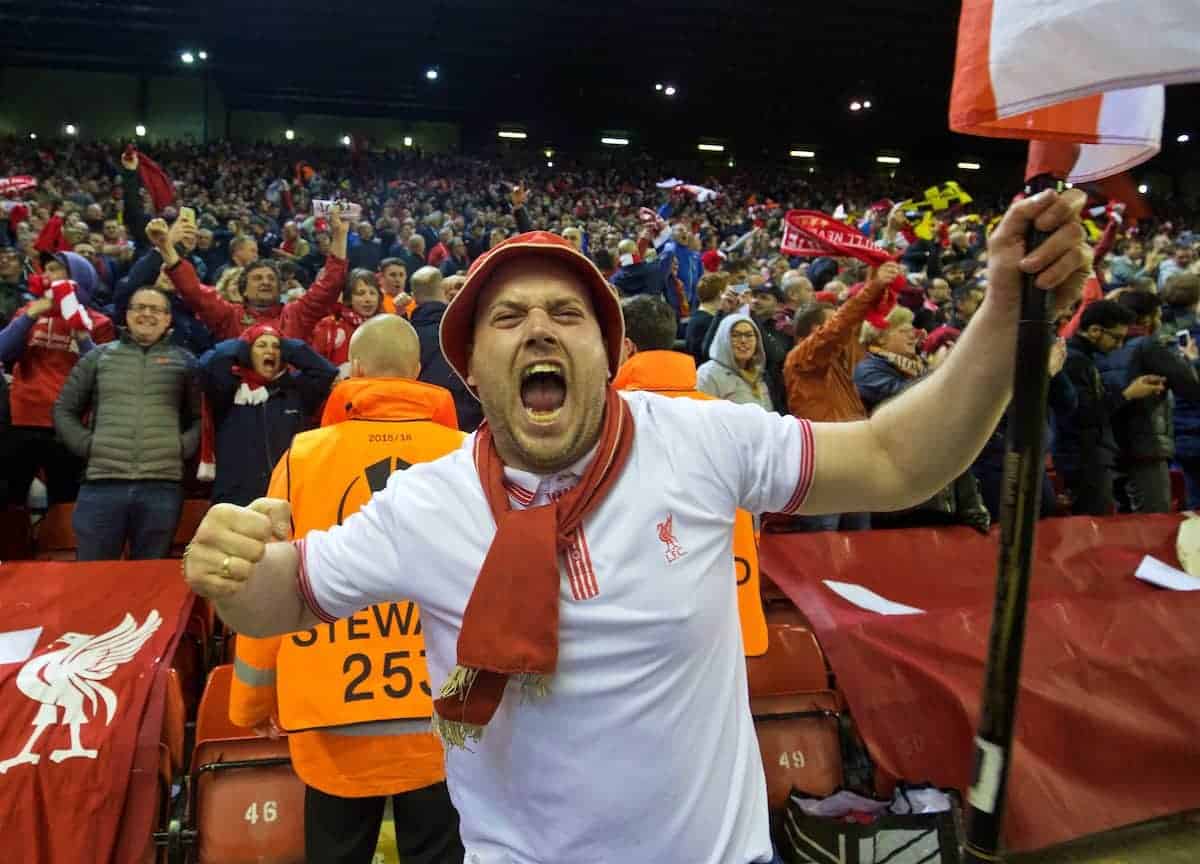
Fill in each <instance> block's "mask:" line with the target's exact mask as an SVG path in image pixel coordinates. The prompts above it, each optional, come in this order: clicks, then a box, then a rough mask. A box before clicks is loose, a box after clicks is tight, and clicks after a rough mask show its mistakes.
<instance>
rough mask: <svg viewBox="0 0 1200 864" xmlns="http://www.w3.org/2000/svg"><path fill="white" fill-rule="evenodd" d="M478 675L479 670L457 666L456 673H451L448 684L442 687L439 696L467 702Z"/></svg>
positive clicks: (447, 680)
mask: <svg viewBox="0 0 1200 864" xmlns="http://www.w3.org/2000/svg"><path fill="white" fill-rule="evenodd" d="M477 675H479V670H478V669H470V668H468V667H466V666H455V667H454V671H453V672H451V673H450V677H449V678H447V679H446V683H445V684H443V685H442V690H441V692H440V693H439V694H438V695H439V696H440V697H441V698H442V699H451V698H455V697H457V698H458V699H461V700H462V701H464V702H465V701H467V696H468V695H469V694H470V692H471V687H473V686H474V685H475V678H476V676H477Z"/></svg>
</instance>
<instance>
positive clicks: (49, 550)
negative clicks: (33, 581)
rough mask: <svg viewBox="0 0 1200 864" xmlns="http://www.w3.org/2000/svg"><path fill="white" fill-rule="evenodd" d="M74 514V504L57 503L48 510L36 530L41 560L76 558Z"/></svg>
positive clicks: (70, 559) (38, 555)
mask: <svg viewBox="0 0 1200 864" xmlns="http://www.w3.org/2000/svg"><path fill="white" fill-rule="evenodd" d="M74 515H75V505H74V504H55V505H54V506H53V507H51V508H50V509H49V510H47V511H46V515H45V517H43V519H42V521H41V522H39V523H38V525H37V531H36V535H37V542H36V549H37V559H38V560H39V561H74V560H75V547H76V542H75V529H73V528H72V527H71V517H72V516H74Z"/></svg>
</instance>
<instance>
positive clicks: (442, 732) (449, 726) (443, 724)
mask: <svg viewBox="0 0 1200 864" xmlns="http://www.w3.org/2000/svg"><path fill="white" fill-rule="evenodd" d="M430 725H431V728H432V729H433V734H434V735H436V736H437V737H438V738H440V739H441V741H442V746H443V747H445V748H446V749H447V750H454V749H456V748H457V749H459V750H466V751H467V752H471V748H470V747H468V746H467V742H468V741H475V742H478V741H479V740H480V739H481V738H483V727H482V726H476V725H475V724H474V723H459V722H458V721H456V720H447V719H446V718H445V717H440V716H438V714H437V712H436V711H435V712H434V714H433V720H432V722H431V724H430Z"/></svg>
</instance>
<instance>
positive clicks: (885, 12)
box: [0, 0, 1200, 156]
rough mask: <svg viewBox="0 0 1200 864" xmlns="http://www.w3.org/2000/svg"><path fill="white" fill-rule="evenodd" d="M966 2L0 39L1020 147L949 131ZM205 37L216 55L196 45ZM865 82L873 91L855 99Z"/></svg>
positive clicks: (266, 98)
mask: <svg viewBox="0 0 1200 864" xmlns="http://www.w3.org/2000/svg"><path fill="white" fill-rule="evenodd" d="M958 10H959V3H958V2H957V0H922V2H921V3H919V4H911V3H907V4H906V3H900V2H897V0H840V2H838V3H828V4H825V3H822V4H818V3H813V2H796V0H784V2H779V0H768V2H763V0H754V2H739V3H735V2H731V0H668V2H644V0H643V2H633V0H609V2H605V3H598V2H594V0H593V2H586V0H584V2H562V0H553V2H551V0H441V2H426V3H407V2H386V3H385V2H378V0H364V2H360V3H357V4H347V3H339V2H315V0H273V2H254V3H249V4H243V3H240V2H237V3H235V2H229V0H208V2H204V3H194V2H181V0H132V2H130V0H121V2H117V0H37V2H26V3H10V4H4V5H3V6H0V25H2V26H0V50H3V52H4V56H5V60H6V62H8V63H25V64H39V65H65V66H71V67H84V68H103V69H109V70H125V71H133V72H140V73H150V74H153V73H161V72H163V71H165V70H183V69H185V68H188V69H190V70H191V73H192V74H197V73H198V72H199V71H200V68H201V66H203V69H204V71H205V72H206V73H207V74H209V75H210V76H211V78H212V79H213V80H214V81H215V82H216V83H217V84H218V85H219V86H220V88H221V91H222V93H223V95H224V98H225V102H226V104H227V105H228V106H229V107H231V108H255V109H262V110H276V111H283V112H285V113H288V112H290V113H326V114H347V115H366V116H397V117H404V118H407V119H448V120H454V121H457V122H460V123H462V124H463V128H464V132H465V135H464V138H465V140H466V141H467V142H468V144H469V143H471V142H472V141H475V140H483V139H485V138H488V137H491V136H494V134H495V130H496V129H497V128H498V127H499V126H501V125H503V124H516V125H518V126H520V127H523V128H525V129H527V130H529V132H530V144H531V145H535V144H537V143H540V142H555V143H556V144H559V145H560V146H567V147H570V146H572V145H573V144H575V143H576V142H577V141H582V140H587V141H593V142H594V141H596V140H597V136H598V134H599V133H600V132H601V131H605V130H608V131H622V132H626V133H628V134H629V135H631V136H632V137H633V138H634V139H635V143H636V144H642V145H646V146H647V147H649V148H650V149H653V150H656V151H661V150H663V149H666V148H670V147H673V146H676V144H677V142H683V143H684V145H686V146H687V147H689V148H690V147H692V146H693V145H694V142H695V141H696V140H698V139H700V138H702V137H711V138H715V139H723V140H727V141H729V142H732V143H733V144H735V145H736V147H737V148H738V151H739V153H740V154H741V155H746V156H750V155H753V154H754V153H755V152H758V151H761V152H773V153H778V152H780V151H781V150H782V151H783V152H786V151H787V149H788V148H795V147H801V148H824V149H825V150H826V151H827V152H828V150H829V149H832V148H839V149H842V150H847V149H848V150H854V151H857V150H860V149H861V150H862V151H863V152H864V153H865V152H867V151H871V152H874V151H875V150H876V149H877V148H880V147H892V148H909V149H910V150H912V149H916V148H926V149H932V150H936V151H944V152H946V153H952V152H953V153H974V154H983V155H987V154H988V153H989V152H1005V153H1008V154H1011V153H1012V152H1013V150H1012V148H1013V147H1014V146H1019V145H1012V144H1006V143H1003V142H1001V143H999V144H997V143H995V142H987V141H980V140H979V139H964V138H961V137H959V136H953V135H951V134H950V133H949V132H948V131H947V119H946V113H947V105H948V101H949V91H950V80H951V72H952V66H953V55H954V42H955V34H956V28H957V19H958ZM201 50H203V51H205V52H207V54H208V60H207V61H206V62H205V63H203V64H200V63H194V64H192V66H190V67H185V66H184V64H182V63H181V60H180V55H181V52H183V51H192V52H199V51H201ZM430 68H435V69H436V70H437V71H438V76H437V79H436V80H429V79H428V78H427V77H426V71H427V70H428V69H430ZM656 84H663V85H664V90H657V89H655V85H656ZM667 85H673V86H674V87H675V88H677V92H676V93H675V95H674V96H667V95H666V94H665V87H666V86H667ZM1176 89H1179V90H1181V91H1187V93H1186V98H1187V100H1188V103H1189V105H1188V111H1186V112H1185V111H1182V110H1179V109H1178V108H1176V109H1174V110H1173V111H1172V113H1173V114H1174V116H1177V117H1178V116H1183V115H1185V114H1186V115H1188V116H1196V114H1197V112H1196V111H1195V110H1194V107H1195V104H1196V103H1197V102H1200V99H1197V98H1196V94H1197V92H1200V88H1195V87H1193V88H1176ZM1182 98H1184V97H1180V96H1177V95H1174V94H1173V95H1172V100H1173V101H1175V102H1176V103H1178V102H1179V101H1180V100H1181V99H1182ZM854 101H858V102H859V103H860V104H862V103H865V102H867V101H869V102H870V103H871V108H870V109H867V110H859V111H851V110H850V104H851V103H852V102H854ZM1170 117H1171V115H1169V117H1168V124H1170ZM1170 131H1171V129H1170V127H1169V128H1168V133H1170Z"/></svg>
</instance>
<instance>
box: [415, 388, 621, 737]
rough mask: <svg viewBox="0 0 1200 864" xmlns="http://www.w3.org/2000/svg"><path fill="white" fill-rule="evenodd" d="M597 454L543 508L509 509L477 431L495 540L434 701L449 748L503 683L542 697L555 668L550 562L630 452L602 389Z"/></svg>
mask: <svg viewBox="0 0 1200 864" xmlns="http://www.w3.org/2000/svg"><path fill="white" fill-rule="evenodd" d="M604 399H605V402H604V422H603V425H602V426H601V429H600V442H599V444H598V445H597V447H596V455H595V457H594V458H593V459H592V462H591V464H590V465H589V466H588V467H587V470H586V471H585V472H584V475H583V477H582V478H581V479H580V481H579V483H578V484H576V485H575V486H574V487H573V488H572V489H570V490H569V491H568V492H567V493H566V494H565V495H563V496H562V497H561V498H559V499H558V500H557V501H554V502H552V503H550V504H545V505H542V506H540V507H531V508H529V509H527V510H514V509H513V508H512V503H511V501H510V500H509V497H508V490H507V489H506V487H505V484H504V463H503V461H501V459H500V454H499V452H498V451H497V450H496V443H495V439H494V438H493V437H492V430H491V428H490V426H489V425H488V424H487V423H486V422H485V423H484V424H483V425H482V426H480V427H479V431H478V432H477V433H476V440H475V467H476V469H477V470H478V472H479V482H480V484H481V485H482V486H483V492H484V495H485V496H486V497H487V500H488V504H489V506H490V507H491V510H492V516H493V517H494V518H495V520H496V536H495V537H494V538H493V540H492V545H491V547H490V548H489V549H488V553H487V557H486V558H484V561H483V567H482V568H480V571H479V577H478V578H477V579H476V581H475V587H474V589H473V590H472V591H471V598H470V600H469V601H468V602H467V608H466V611H465V612H464V613H463V623H462V631H461V632H460V633H459V636H458V664H457V666H456V667H455V669H454V671H453V672H452V673H451V675H450V678H449V679H447V681H446V683H445V684H444V685H443V687H442V691H441V695H440V698H438V699H437V700H435V702H434V711H435V716H434V723H433V725H434V731H436V732H437V733H438V734H439V735H440V736H441V737H442V740H443V741H444V742H445V743H446V744H447V745H448V746H459V747H462V746H465V742H466V740H467V739H468V738H470V739H472V740H479V738H480V736H481V735H482V734H483V727H485V726H486V725H487V724H488V722H489V721H490V720H491V719H492V716H493V715H494V714H495V713H496V709H497V708H498V707H500V700H501V699H502V698H503V696H504V688H505V685H506V684H507V683H508V679H509V677H510V676H513V675H518V676H521V677H522V684H523V685H530V684H532V685H533V689H534V690H535V691H539V690H542V689H544V687H545V685H546V683H547V682H548V680H549V678H550V676H552V675H553V674H554V669H555V667H556V665H557V663H558V596H559V582H560V578H561V577H560V576H559V571H558V556H559V554H560V553H562V552H563V550H565V549H567V548H569V547H570V546H571V544H572V543H573V542H574V539H575V533H576V532H577V531H578V530H579V529H580V527H581V526H582V525H583V519H584V517H585V516H587V515H588V514H589V513H590V512H592V510H594V509H595V508H596V507H597V506H599V504H600V502H601V501H603V500H604V496H605V495H607V494H608V493H609V491H610V490H611V489H612V487H613V485H614V484H615V483H616V482H617V480H618V479H619V478H620V476H621V471H622V470H623V469H624V467H625V463H626V461H627V460H628V458H629V454H630V452H631V451H632V450H633V433H634V430H633V415H632V413H631V412H630V410H629V406H628V405H627V404H626V403H625V400H624V399H622V398H621V397H620V396H618V395H617V392H616V391H615V390H614V389H613V388H612V387H611V386H610V387H608V388H607V389H606V392H605V397H604Z"/></svg>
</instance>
